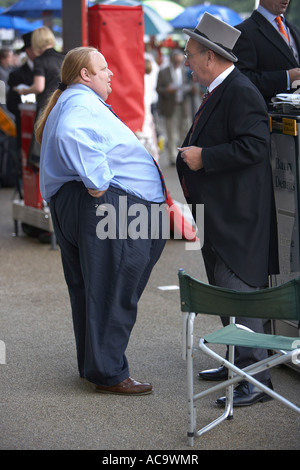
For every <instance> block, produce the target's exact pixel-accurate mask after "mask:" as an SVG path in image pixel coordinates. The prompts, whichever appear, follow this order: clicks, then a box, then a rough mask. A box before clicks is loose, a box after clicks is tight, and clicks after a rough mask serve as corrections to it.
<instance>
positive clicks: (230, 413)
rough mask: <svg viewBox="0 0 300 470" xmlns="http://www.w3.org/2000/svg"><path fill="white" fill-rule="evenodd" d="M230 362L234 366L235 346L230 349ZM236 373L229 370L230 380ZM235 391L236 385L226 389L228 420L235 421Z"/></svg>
mask: <svg viewBox="0 0 300 470" xmlns="http://www.w3.org/2000/svg"><path fill="white" fill-rule="evenodd" d="M228 360H229V362H230V363H231V364H234V346H231V345H230V346H229V347H228ZM233 377H234V373H233V371H232V370H231V369H228V380H230V379H233ZM233 389H234V385H233V384H231V385H229V386H228V387H226V406H225V409H226V408H227V410H228V416H227V419H233Z"/></svg>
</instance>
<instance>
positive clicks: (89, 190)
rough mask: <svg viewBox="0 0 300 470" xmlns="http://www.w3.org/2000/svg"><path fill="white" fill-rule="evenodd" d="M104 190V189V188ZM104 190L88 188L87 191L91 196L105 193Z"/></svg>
mask: <svg viewBox="0 0 300 470" xmlns="http://www.w3.org/2000/svg"><path fill="white" fill-rule="evenodd" d="M105 191H106V190H105ZM105 191H99V190H98V189H91V188H88V193H89V195H90V196H92V197H101V196H103V194H104V193H105Z"/></svg>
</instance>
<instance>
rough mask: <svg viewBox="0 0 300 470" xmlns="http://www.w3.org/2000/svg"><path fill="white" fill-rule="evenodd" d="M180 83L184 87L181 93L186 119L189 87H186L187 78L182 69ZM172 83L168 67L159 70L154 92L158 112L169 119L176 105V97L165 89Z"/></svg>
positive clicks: (188, 109) (188, 110)
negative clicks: (156, 96)
mask: <svg viewBox="0 0 300 470" xmlns="http://www.w3.org/2000/svg"><path fill="white" fill-rule="evenodd" d="M182 81H183V86H184V93H183V113H184V117H187V116H188V114H189V112H190V108H189V96H188V93H189V91H190V87H188V86H187V85H188V77H187V73H186V70H185V69H184V68H182ZM172 82H173V78H172V73H171V69H170V67H166V68H164V69H161V70H160V71H159V74H158V78H157V87H156V91H157V93H158V96H159V111H160V113H161V114H162V115H163V116H166V117H171V116H172V114H173V113H174V108H175V104H176V99H175V98H176V95H175V93H170V92H168V91H167V87H168V86H169V85H170V84H171V83H172Z"/></svg>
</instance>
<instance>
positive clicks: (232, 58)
mask: <svg viewBox="0 0 300 470" xmlns="http://www.w3.org/2000/svg"><path fill="white" fill-rule="evenodd" d="M182 31H183V32H184V33H185V34H187V35H188V36H190V37H191V38H192V39H195V41H197V42H200V44H203V45H204V46H205V47H207V48H208V49H211V50H212V51H214V52H216V53H217V54H219V55H220V56H222V57H224V58H225V59H227V60H230V62H237V61H238V58H237V57H236V56H235V55H234V54H233V53H232V52H228V51H225V49H223V48H222V47H221V46H218V44H215V43H214V42H212V41H210V40H209V39H206V38H204V37H203V36H200V34H197V33H195V32H194V31H191V30H190V29H183V30H182Z"/></svg>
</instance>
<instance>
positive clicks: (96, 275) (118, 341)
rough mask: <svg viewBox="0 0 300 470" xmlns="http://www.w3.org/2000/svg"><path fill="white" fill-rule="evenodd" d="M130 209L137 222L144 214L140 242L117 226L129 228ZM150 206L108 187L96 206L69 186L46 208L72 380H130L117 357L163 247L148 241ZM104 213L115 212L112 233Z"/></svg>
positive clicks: (154, 240)
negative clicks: (138, 211)
mask: <svg viewBox="0 0 300 470" xmlns="http://www.w3.org/2000/svg"><path fill="white" fill-rule="evenodd" d="M120 198H122V199H120ZM120 201H122V204H121V206H122V207H121V208H122V214H121V215H122V217H121V219H122V227H120V220H119V219H120V214H119V213H118V211H119V205H120ZM135 204H138V205H142V208H143V210H144V212H143V213H144V215H145V211H146V213H147V214H149V218H148V222H147V223H148V226H147V230H148V234H149V236H148V237H144V238H136V237H134V236H127V237H126V236H125V234H124V220H125V224H127V225H126V227H128V225H130V223H131V222H132V221H134V217H133V216H132V215H131V216H127V214H125V211H126V210H127V213H130V208H131V207H132V206H133V205H135ZM151 204H155V203H149V202H147V201H144V200H142V199H140V198H138V197H136V196H132V195H130V194H128V193H126V192H124V191H122V190H119V189H117V188H114V187H110V188H109V189H108V190H107V191H106V192H105V194H104V195H103V196H102V197H101V198H93V197H92V196H90V195H89V194H88V191H87V189H86V188H85V186H84V185H83V184H82V183H80V182H76V181H72V182H69V183H66V184H64V185H63V186H62V187H61V188H60V190H59V191H58V192H57V193H56V194H55V195H54V196H53V197H52V198H51V201H50V210H51V216H52V220H53V225H54V229H55V234H56V237H57V241H58V244H59V247H60V250H61V257H62V264H63V269H64V275H65V280H66V283H67V286H68V290H69V296H70V302H71V309H72V317H73V325H74V333H75V340H76V349H77V360H78V368H79V373H80V376H81V377H85V378H86V379H87V380H89V381H90V382H92V383H95V384H99V385H108V386H110V385H115V384H117V383H120V382H121V381H123V380H124V379H126V378H128V377H129V375H130V374H129V367H128V362H127V358H126V355H125V350H126V348H127V345H128V342H129V339H130V334H131V331H132V328H133V326H134V324H135V321H136V315H137V304H138V300H139V298H140V296H141V294H142V292H143V290H144V288H145V286H146V284H147V281H148V279H149V277H150V274H151V271H152V269H153V267H154V265H155V263H156V262H157V261H158V259H159V257H160V255H161V253H162V250H163V248H164V244H165V240H164V239H163V237H162V236H161V234H159V235H158V236H157V233H156V237H155V238H151V233H150V219H151V217H150V206H151ZM111 207H114V208H115V212H116V217H115V228H114V227H113V223H114V221H113V217H111V218H110V219H108V216H107V212H106V211H105V209H107V208H111ZM133 212H134V211H133ZM112 213H113V212H112ZM105 222H107V224H105ZM99 223H100V225H98V224H99ZM143 223H144V224H145V221H144V220H143ZM106 225H107V227H106ZM133 226H134V227H135V224H133ZM99 227H100V229H101V230H99ZM126 227H125V228H126ZM105 228H106V229H107V231H108V232H109V236H107V237H106V238H105V236H103V231H104V229H105ZM121 228H122V230H121ZM97 230H98V234H97ZM120 230H121V231H122V234H121V239H120V237H119V232H120ZM100 232H101V233H100ZM144 233H145V231H144ZM101 234H102V235H101ZM114 235H116V236H114Z"/></svg>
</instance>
